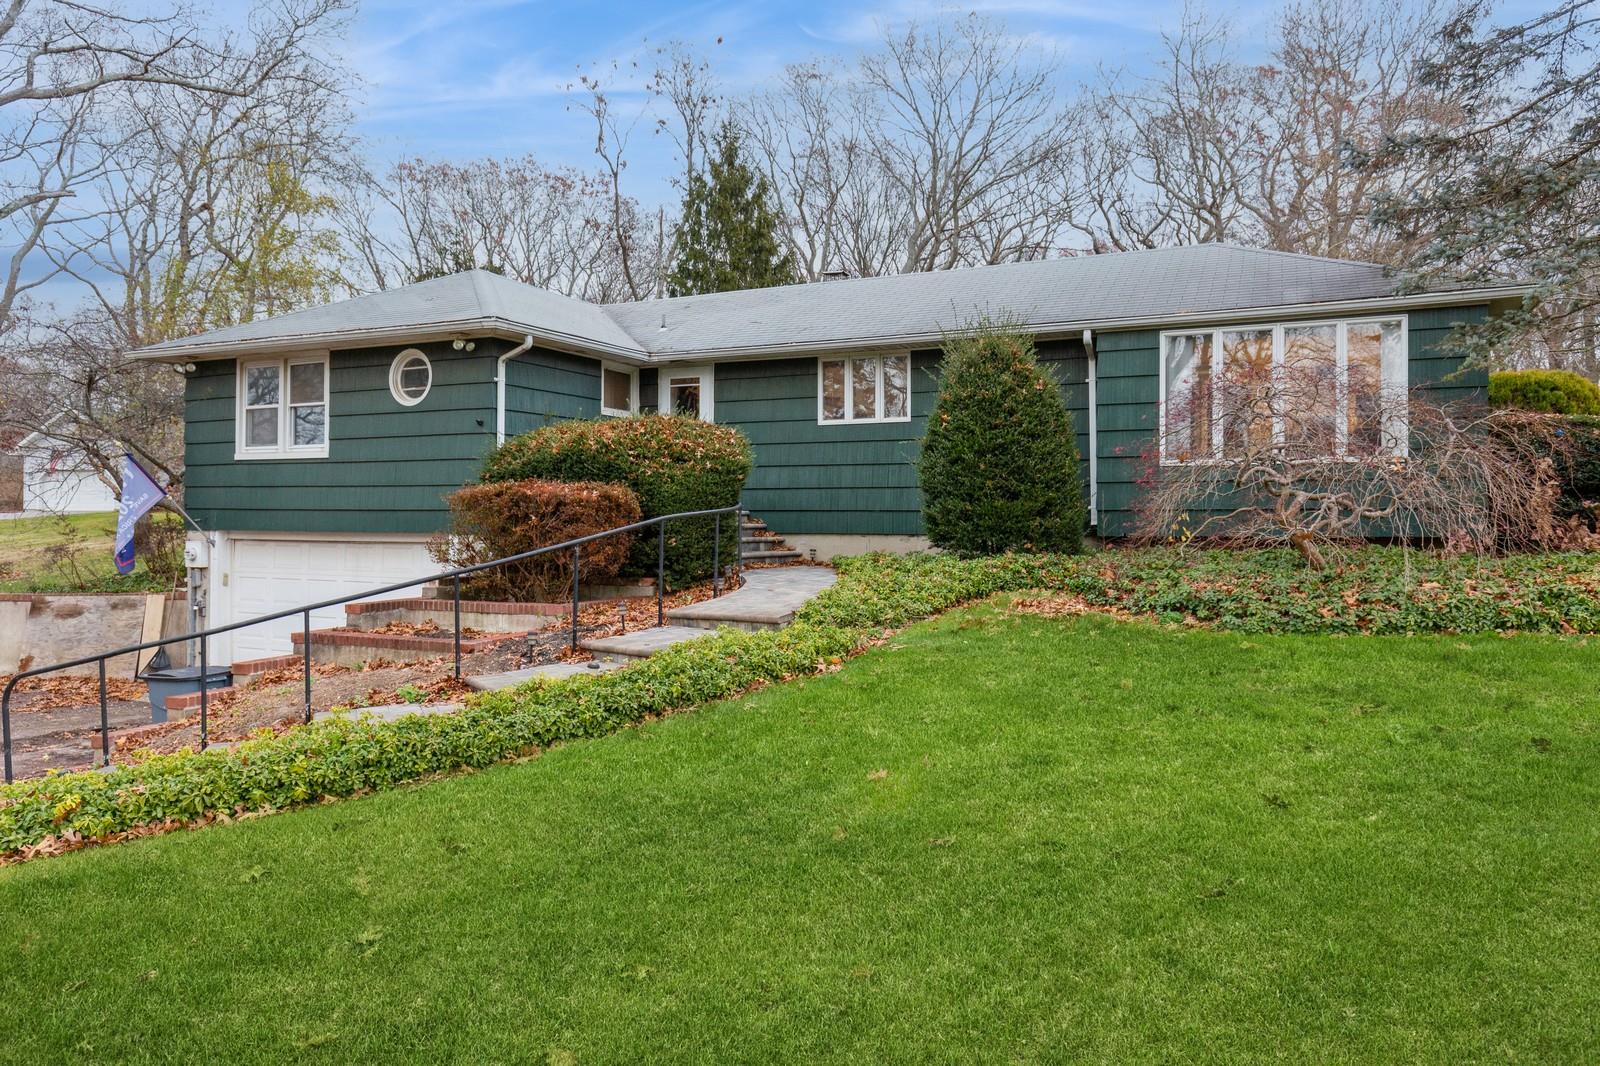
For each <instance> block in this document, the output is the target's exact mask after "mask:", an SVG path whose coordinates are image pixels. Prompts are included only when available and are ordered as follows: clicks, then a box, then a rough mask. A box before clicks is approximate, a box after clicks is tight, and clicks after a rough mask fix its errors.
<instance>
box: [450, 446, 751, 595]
mask: <svg viewBox="0 0 1600 1066" xmlns="http://www.w3.org/2000/svg"><path fill="white" fill-rule="evenodd" d="M753 463H754V458H753V456H752V453H751V451H750V442H749V441H748V440H747V439H746V438H745V435H744V434H743V433H741V432H739V430H737V429H734V428H733V427H731V426H718V425H714V424H712V423H710V422H702V421H700V420H699V419H696V418H683V417H679V416H675V415H639V416H636V417H632V418H606V419H600V420H597V421H572V422H559V423H557V424H555V425H553V426H546V427H545V428H544V429H539V430H535V431H534V432H532V433H525V434H523V435H522V436H520V437H513V438H512V439H511V440H508V441H506V442H505V443H504V444H502V445H501V446H500V447H499V448H497V449H495V450H494V451H493V452H491V453H490V454H489V457H488V459H486V460H485V461H484V464H483V474H482V476H481V480H482V481H483V482H485V483H489V482H497V481H521V480H523V479H525V478H546V479H549V480H551V481H608V482H614V483H617V484H622V485H626V486H628V487H629V488H631V489H632V490H633V491H634V493H635V494H636V495H637V496H638V497H639V506H640V509H641V510H642V511H643V514H644V517H645V518H655V517H658V516H660V515H667V514H677V513H679V512H682V511H705V510H710V509H712V508H715V507H732V506H734V505H735V504H737V503H738V502H739V496H740V493H742V492H743V491H744V483H745V479H746V478H748V477H749V476H750V468H751V466H752V465H753ZM713 525H714V521H713V520H712V519H709V518H706V519H683V520H679V521H677V522H671V523H668V524H667V527H666V538H667V543H666V573H667V584H668V585H669V586H670V587H674V588H678V587H682V586H684V585H688V584H691V583H693V582H695V581H698V580H700V579H702V578H704V577H708V576H709V575H710V573H711V561H712V543H711V541H712V528H713ZM738 537H739V529H738V523H737V522H732V521H729V520H727V519H726V518H724V520H723V522H722V549H721V559H722V561H723V562H725V563H731V562H732V561H733V558H734V555H735V553H736V552H737V551H738ZM632 569H633V570H635V571H637V572H638V573H641V574H654V573H655V571H656V541H655V536H654V535H653V534H652V533H645V534H643V535H641V536H639V537H637V538H635V541H634V547H633V559H632Z"/></svg>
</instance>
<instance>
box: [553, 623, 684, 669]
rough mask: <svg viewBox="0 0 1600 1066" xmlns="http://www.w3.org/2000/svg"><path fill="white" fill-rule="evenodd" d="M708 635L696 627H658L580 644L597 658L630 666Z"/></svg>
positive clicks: (597, 638)
mask: <svg viewBox="0 0 1600 1066" xmlns="http://www.w3.org/2000/svg"><path fill="white" fill-rule="evenodd" d="M706 635H707V631H706V630H705V629H701V628H698V627H695V626H656V627H655V628H653V629H641V630H639V631H637V632H635V633H624V634H623V635H622V636H620V637H595V638H593V639H591V640H584V641H580V642H579V643H578V647H580V648H582V649H583V650H584V651H587V652H589V653H591V654H592V655H594V657H595V658H597V659H600V660H603V661H605V662H612V663H622V664H626V663H630V662H635V661H637V660H639V659H647V658H649V657H650V656H652V655H654V654H655V653H656V652H658V651H665V650H666V649H667V648H670V647H672V646H673V645H674V644H682V643H683V642H684V641H686V640H699V639H700V638H701V637H703V636H706Z"/></svg>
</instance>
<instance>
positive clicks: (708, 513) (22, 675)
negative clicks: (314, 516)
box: [0, 505, 745, 784]
mask: <svg viewBox="0 0 1600 1066" xmlns="http://www.w3.org/2000/svg"><path fill="white" fill-rule="evenodd" d="M744 513H745V511H744V508H743V506H740V505H735V506H733V507H713V508H709V509H707V510H703V511H680V512H678V513H676V514H669V515H658V516H656V517H655V518H646V519H644V520H642V521H639V522H631V523H629V524H628V525H625V526H617V527H616V528H615V529H607V530H602V531H601V532H599V533H590V534H588V535H587V536H582V537H574V538H573V539H571V540H564V541H562V542H561V543H559V544H547V545H545V546H544V547H542V548H532V549H530V550H528V551H525V552H518V553H517V554H516V555H508V556H506V557H505V558H503V559H492V560H490V561H489V562H486V563H474V564H473V565H472V566H463V567H458V568H457V569H454V570H444V571H441V572H439V573H437V574H432V575H430V576H427V577H418V578H412V579H411V580H409V581H401V582H397V583H396V584H393V585H384V586H382V587H381V588H374V589H365V590H363V591H361V592H354V593H351V594H350V595H348V596H340V597H337V598H336V599H331V600H322V601H321V602H318V603H309V604H305V605H302V606H300V607H290V608H288V609H287V610H282V611H277V612H275V613H273V614H264V615H261V616H260V617H258V618H248V619H246V620H244V621H242V622H230V623H228V624H227V625H223V626H213V627H212V628H210V629H204V630H201V631H200V632H198V633H184V634H182V635H179V636H173V637H163V638H162V639H160V640H147V641H145V642H143V643H141V644H129V645H127V646H126V647H122V648H117V649H115V650H113V651H107V652H101V653H99V654H98V655H85V656H83V657H81V658H78V659H69V660H67V661H65V662H59V663H52V664H51V665H49V666H36V667H32V668H30V669H27V670H19V671H17V672H16V673H15V674H12V675H11V678H10V680H8V681H7V682H6V687H5V691H4V693H3V694H0V733H3V740H4V745H5V780H6V783H7V784H10V783H11V781H12V780H13V775H12V766H11V762H12V760H11V752H12V737H11V694H12V692H13V690H15V689H16V687H17V683H18V682H20V681H24V680H26V679H27V678H30V677H38V676H40V675H42V674H50V673H54V672H56V671H58V670H70V669H72V668H73V667H76V666H88V665H89V664H91V663H95V664H98V666H99V675H100V750H101V753H102V756H103V757H104V760H105V762H106V763H110V762H111V730H110V726H109V710H108V706H107V699H106V661H107V660H109V659H115V658H117V657H118V656H122V655H135V654H137V653H139V652H142V651H149V650H150V649H152V648H164V647H166V646H167V645H169V644H184V643H188V642H189V641H196V640H197V641H199V642H200V679H199V680H200V750H201V751H204V750H205V749H206V743H207V739H208V737H207V718H206V711H207V704H208V702H209V701H208V699H207V682H208V681H209V676H208V675H209V666H210V664H209V662H208V655H207V642H208V641H209V639H210V638H211V637H215V636H220V635H222V634H224V633H233V632H236V631H238V630H241V629H248V628H249V627H250V626H256V625H261V624H263V623H266V622H276V621H278V620H280V619H283V618H291V617H293V616H294V615H300V616H301V620H302V624H303V625H304V627H305V628H304V630H303V632H302V634H301V635H302V637H303V638H304V639H303V641H302V644H301V648H302V653H301V662H302V667H303V671H304V701H305V708H304V717H305V721H307V722H309V721H311V612H313V611H320V610H323V609H325V608H328V607H338V606H341V605H343V604H346V603H354V602H355V601H357V600H364V599H368V598H370V597H373V596H382V595H384V594H385V593H389V592H399V591H401V590H402V589H409V588H415V587H417V586H418V585H427V584H430V583H436V582H441V581H449V582H450V583H451V585H452V586H453V597H452V598H453V600H454V609H455V675H456V680H458V681H459V680H460V679H461V579H462V578H464V577H470V576H471V575H473V574H478V573H482V572H484V571H486V570H493V569H494V568H495V567H499V566H506V565H509V564H511V563H518V562H522V561H523V560H525V559H532V558H534V557H536V556H540V555H548V554H550V553H552V552H560V551H570V552H571V553H572V622H571V630H572V647H573V648H574V649H576V648H577V647H578V611H579V604H580V601H579V586H578V572H579V569H580V567H581V564H582V561H583V546H584V545H585V544H591V543H593V542H594V541H597V540H603V539H604V538H606V537H614V536H617V535H618V534H621V533H632V532H634V531H635V530H640V529H648V528H650V527H651V526H655V527H656V624H657V625H661V624H663V622H664V621H665V619H666V606H665V604H666V560H667V523H668V522H675V521H678V520H680V519H686V518H713V517H714V519H715V520H714V521H713V523H712V534H711V537H712V540H711V545H712V547H711V580H712V595H714V596H715V595H718V594H720V592H721V581H722V575H721V574H720V573H719V570H720V564H721V552H722V516H723V515H725V514H732V515H735V516H738V517H740V518H741V519H742V517H743V515H744ZM740 525H741V527H740V528H738V536H737V537H736V538H735V544H736V545H737V548H738V553H737V560H738V561H737V564H736V568H735V572H736V573H737V572H742V571H743V569H744V539H743V538H744V530H743V528H742V523H741V524H740Z"/></svg>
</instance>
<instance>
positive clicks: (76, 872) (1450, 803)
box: [0, 607, 1600, 1063]
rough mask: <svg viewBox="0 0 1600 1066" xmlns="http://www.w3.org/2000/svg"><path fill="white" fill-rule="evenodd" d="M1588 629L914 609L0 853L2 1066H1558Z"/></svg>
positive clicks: (1580, 811) (1590, 760)
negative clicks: (423, 753) (354, 793)
mask: <svg viewBox="0 0 1600 1066" xmlns="http://www.w3.org/2000/svg"><path fill="white" fill-rule="evenodd" d="M1597 667H1600V655H1597V647H1596V645H1595V643H1594V638H1581V637H1558V636H1544V637H1516V638H1505V637H1500V636H1468V637H1462V636H1429V637H1399V636H1397V637H1333V636H1319V637H1307V636H1263V635H1256V634H1241V633H1227V632H1220V631H1215V630H1202V629H1191V628H1179V627H1168V628H1157V627H1154V626H1151V625H1148V624H1145V623H1125V622H1117V621H1112V620H1108V619H1105V618H1101V617H1093V616H1091V617H1076V618H1065V619H1058V618H1036V617H1017V616H1012V615H1006V614H1002V613H1000V612H998V611H996V610H995V609H994V608H992V607H978V608H971V609H967V610H963V611H958V612H954V613H951V614H949V615H946V616H945V617H943V618H941V619H939V620H936V621H934V622H931V623H924V624H922V625H919V626H916V627H914V628H913V629H911V630H908V631H906V632H904V633H902V634H900V635H899V636H897V637H894V638H892V639H891V640H890V642H889V643H887V644H886V645H883V646H880V647H878V648H875V649H874V650H872V651H869V652H868V653H866V654H865V655H863V656H862V657H860V658H858V659H855V660H853V661H850V662H849V663H847V664H845V665H844V666H843V668H842V669H839V670H838V671H837V672H833V673H830V674H827V675H824V676H821V677H815V678H810V679H805V680H798V681H794V682H791V683H788V684H783V685H778V686H773V687H771V688H768V689H765V690H763V691H761V692H758V693H756V694H754V695H751V696H747V697H745V698H743V699H740V700H736V701H732V702H728V703H725V704H720V705H716V706H713V707H709V708H703V709H701V710H698V711H695V712H692V713H688V714H683V715H678V716H673V717H670V718H667V719H664V720H661V721H658V722H654V723H651V724H648V725H645V726H642V727H639V728H635V729H626V730H623V731H622V732H620V733H617V734H615V735H613V736H610V737H606V738H602V739H598V740H594V741H584V742H579V743H574V744H569V745H566V746H562V747H557V748H555V749H553V750H551V751H548V752H547V753H545V754H544V755H543V756H542V757H540V758H538V759H535V760H532V761H529V762H524V763H518V764H512V765H503V766H499V767H495V768H493V769H490V770H487V771H484V772H481V773H477V774H472V775H469V776H464V777H457V778H453V779H449V780H444V781H438V782H434V783H430V784H426V785H424V786H421V787H415V788H404V789H400V790H396V791H391V792H386V793H383V794H379V795H374V796H370V797H367V798H364V799H359V800H353V801H348V802H341V803H337V804H330V805H326V806H321V807H314V808H311V809H306V810H302V811H298V812H294V813H289V814H283V815H278V816H274V817H269V818H262V819H252V820H246V821H242V822H239V823H236V824H234V825H232V826H227V827H219V828H210V829H206V830H203V831H199V832H192V833H178V834H175V835H169V836H164V837H160V838H157V839H151V840H144V841H136V842H133V843H130V844H123V845H117V846H112V847H103V848H97V849H92V850H89V851H84V852H79V853H75V854H70V855H66V856H63V857H60V858H55V859H49V860H45V861H39V862H33V863H28V864H25V865H22V866H18V867H12V868H8V869H6V870H3V871H0V937H3V938H4V942H3V943H0V951H3V952H4V955H5V957H6V958H7V959H8V964H7V965H6V966H5V967H4V968H0V1028H3V1030H4V1031H5V1032H6V1033H7V1037H6V1039H5V1040H4V1041H0V1057H4V1058H7V1059H9V1060H13V1061H30V1062H41V1061H58V1060H63V1059H65V1060H73V1059H80V1060H104V1059H123V1058H132V1059H154V1058H162V1059H167V1058H172V1059H195V1058H201V1057H205V1058H210V1059H214V1060H220V1061H229V1062H235V1061H238V1062H246V1061H260V1062H278V1061H284V1060H288V1059H296V1060H300V1061H313V1062H315V1061H331V1062H349V1061H372V1060H394V1061H401V1060H404V1061H417V1060H429V1061H436V1060H441V1059H455V1060H460V1061H553V1062H574V1061H575V1062H579V1063H582V1062H611V1061H794V1060H800V1061H810V1060H815V1059H825V1060H833V1061H905V1062H927V1061H948V1062H968V1061H975V1060H980V1061H1008V1060H1016V1059H1022V1060H1050V1061H1075V1060H1087V1061H1149V1060H1166V1061H1189V1060H1207V1061H1221V1060H1239V1059H1246V1058H1250V1059H1266V1058H1272V1059H1282V1060H1285V1061H1305V1060H1317V1061H1347V1062H1372V1061H1392V1062H1417V1061H1436V1062H1456V1061H1463V1060H1469V1059H1470V1060H1476V1059H1487V1058H1493V1059H1497V1060H1514V1061H1537V1062H1563V1061H1570V1062H1577V1061H1586V1060H1588V1061H1592V1060H1594V1059H1595V1058H1596V1056H1600V1035H1597V1030H1596V1028H1595V1026H1594V1025H1593V1024H1592V1019H1593V1018H1594V1017H1595V1016H1596V1015H1597V1012H1600V970H1597V969H1596V967H1595V966H1594V965H1593V960H1594V959H1595V958H1596V957H1600V904H1597V902H1596V900H1597V897H1596V894H1595V892H1594V886H1595V885H1596V884H1600V819H1597V818H1596V817H1595V812H1596V808H1597V804H1600V705H1597V703H1596V701H1595V699H1594V691H1595V688H1594V684H1595V683H1594V678H1595V676H1596V672H1597Z"/></svg>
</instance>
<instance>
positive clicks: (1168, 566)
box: [0, 548, 1600, 858]
mask: <svg viewBox="0 0 1600 1066" xmlns="http://www.w3.org/2000/svg"><path fill="white" fill-rule="evenodd" d="M1352 558H1353V559H1354V560H1359V563H1360V565H1357V563H1356V562H1351V563H1350V564H1348V565H1347V566H1346V567H1345V568H1344V570H1343V571H1342V572H1341V573H1339V574H1338V575H1334V576H1331V577H1328V578H1327V579H1325V580H1317V579H1314V578H1313V576H1312V575H1310V574H1309V573H1308V572H1307V571H1306V570H1304V568H1302V567H1299V566H1298V563H1297V562H1296V558H1295V556H1294V555H1293V553H1291V552H1288V551H1283V552H1277V553H1268V552H1262V553H1229V552H1212V553H1193V552H1175V551H1147V552H1127V553H1102V554H1100V555H1097V556H1059V555H1057V556H1029V555H1005V556H992V557H984V558H976V559H961V558H957V557H955V556H950V555H921V556H911V557H897V556H867V557H861V558H857V559H853V560H845V561H843V562H842V563H841V564H840V571H841V580H840V581H839V583H838V584H836V585H835V586H834V587H833V588H831V589H829V590H828V591H826V592H824V593H823V594H822V595H820V596H819V597H817V598H816V599H815V600H813V601H812V602H811V603H809V604H807V605H806V606H805V607H804V608H802V609H801V611H800V612H799V613H798V615H797V621H796V624H795V625H793V626H791V627H789V628H788V629H785V630H783V631H780V632H762V633H743V632H735V631H725V632H723V633H721V634H719V635H717V636H715V637H712V638H708V639H705V640H701V641H696V642H694V643H692V644H687V645H680V646H678V647H676V648H674V649H671V650H669V651H667V652H664V653H661V654H658V655H656V656H653V657H651V658H650V659H649V660H648V661H647V662H645V663H643V664H640V665H637V666H634V667H631V668H629V669H627V670H623V671H619V672H616V673H612V674H606V675H603V676H600V677H594V678H582V679H579V680H576V681H567V682H556V683H546V682H535V683H530V684H528V685H524V686H521V687H519V688H516V689H511V690H505V691H502V692H498V693H490V694H485V695H482V696H479V697H476V698H475V699H473V700H471V701H470V702H469V704H468V706H467V707H466V709H465V710H464V711H462V712H461V713H459V714H455V715H445V716H437V717H431V718H410V719H402V720H400V721H398V722H393V723H379V722H362V721H355V722H330V723H318V724H314V725H311V726H308V727H303V728H298V729H293V730H290V731H287V732H285V733H282V734H281V735H277V736H272V737H266V738H263V739H260V740H255V741H249V742H247V743H245V744H242V745H240V746H239V747H237V748H236V749H234V750H232V751H227V752H206V753H203V754H192V753H187V752H179V753H174V754H167V755H160V756H155V757H152V758H150V759H149V760H148V761H146V762H144V763H139V764H133V765H120V766H119V767H118V768H117V769H115V770H113V771H111V772H108V773H77V774H66V775H61V776H57V777H49V778H44V779H39V780H34V781H27V782H21V783H18V784H15V785H11V786H6V787H3V788H0V856H11V857H13V858H15V857H27V856H30V855H33V854H38V853H51V852H55V851H59V850H63V849H69V848H71V847H74V846H77V845H79V844H81V843H84V842H86V841H93V840H98V839H108V838H114V837H116V836H119V835H125V834H134V835H137V834H142V833H147V832H151V831H156V830H162V829H167V828H173V827H176V826H179V825H183V824H188V823H194V822H205V821H210V820H214V819H217V818H227V817H232V816H234V815H237V814H240V813H248V812H254V811H272V810H280V809H283V808H286V807H291V806H295V805H298V804H304V803H308V802H312V801H315V800H318V799H322V798H326V797H340V796H350V795H354V794H358V793H361V792H365V791H371V790H380V789H387V788H393V787H395V786H396V785H399V784H402V783H404V782H407V781H412V780H416V779H418V778H422V777H425V776H428V775H431V774H437V773H443V772H448V771H452V770H457V769H461V768H469V767H483V766H488V765H490V764H492V763H495V762H499V761H502V760H505V759H508V758H515V757H518V756H521V755H526V754H529V753H532V752H534V751H537V750H540V749H543V748H546V747H548V746H549V745H551V744H553V743H558V742H563V741H569V740H576V739H580V738H594V737H599V736H603V735H606V734H608V733H611V732H614V731H616V730H617V729H620V728H622V727H624V726H626V725H629V724H631V723H635V722H638V721H641V720H643V719H645V718H648V717H650V716H653V715H659V714H664V713H669V712H672V711H676V710H681V709H684V708H688V707H693V706H696V705H698V704H701V703H704V702H706V701H709V700H715V699H723V698H727V697H730V696H733V695H736V694H738V693H740V692H744V691H747V690H749V689H751V688H754V687H758V686H760V685H764V684H768V683H771V682H775V681H784V680H789V679H792V678H795V677H799V676H802V675H805V674H810V673H817V672H825V671H827V670H830V669H832V668H834V667H835V666H837V665H838V664H839V663H841V662H843V661H844V659H845V658H846V657H848V656H849V655H851V654H852V653H854V652H856V651H858V650H860V649H861V648H863V647H864V646H866V645H868V644H869V643H870V642H872V641H873V640H875V639H877V638H878V637H879V636H880V635H881V634H882V633H883V632H884V631H885V630H890V629H894V628H898V627H901V626H904V625H907V624H909V623H911V622H914V621H917V620H918V619H922V618H926V617H928V616H930V615H933V614H937V613H939V612H941V611H944V610H947V609H949V608H951V607H954V606H956V605H959V604H962V603H965V602H969V601H972V600H977V599H981V598H983V597H986V596H990V595H993V594H995V593H1000V592H1008V591H1019V590H1025V589H1035V588H1042V589H1052V590H1057V591H1061V592H1064V593H1067V594H1070V595H1073V596H1077V597H1079V598H1081V599H1082V600H1083V602H1084V604H1085V605H1086V606H1089V607H1098V608H1107V609H1112V610H1116V611H1118V612H1121V613H1124V614H1127V613H1133V614H1140V615H1147V616H1149V617H1152V618H1154V619H1156V620H1159V621H1164V622H1169V623H1173V624H1192V625H1210V626H1215V627H1217V628H1221V629H1226V630H1235V631H1243V632H1249V633H1267V632H1289V633H1343V634H1360V633H1369V634H1398V633H1408V634H1409V633H1441V632H1442V633H1486V632H1501V631H1508V630H1515V631H1529V632H1547V633H1571V632H1581V633H1586V632H1597V631H1600V595H1597V589H1600V564H1597V562H1596V560H1595V558H1594V557H1591V556H1582V555H1567V556H1545V557H1525V558H1524V557H1513V558H1508V559H1492V560H1469V559H1462V558H1438V557H1432V556H1425V555H1422V554H1420V553H1416V552H1405V551H1402V550H1400V549H1381V548H1373V549H1369V550H1368V551H1366V552H1362V553H1357V554H1356V555H1355V556H1353V557H1352Z"/></svg>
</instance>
